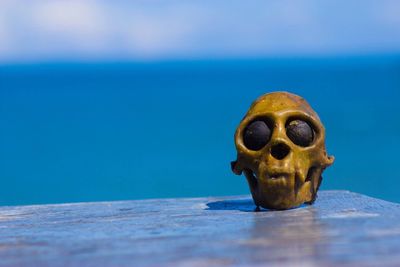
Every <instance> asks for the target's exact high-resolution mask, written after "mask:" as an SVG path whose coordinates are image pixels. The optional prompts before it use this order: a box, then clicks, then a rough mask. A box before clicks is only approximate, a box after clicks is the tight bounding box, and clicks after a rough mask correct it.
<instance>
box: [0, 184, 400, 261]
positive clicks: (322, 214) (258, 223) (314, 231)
mask: <svg viewBox="0 0 400 267" xmlns="http://www.w3.org/2000/svg"><path fill="white" fill-rule="evenodd" d="M253 210H254V205H253V203H252V201H251V199H250V198H249V197H248V196H242V197H221V198H190V199H154V200H140V201H120V202H98V203H77V204H62V205H38V206H20V207H2V208H0V266H95V267H99V266H322V265H323V266H337V265H341V266H343V265H344V266H378V265H379V266H400V205H399V204H394V203H390V202H386V201H383V200H378V199H373V198H370V197H366V196H363V195H360V194H355V193H350V192H347V191H322V192H320V194H319V198H318V200H317V201H316V203H315V205H313V206H304V207H301V208H298V209H293V210H288V211H262V212H253Z"/></svg>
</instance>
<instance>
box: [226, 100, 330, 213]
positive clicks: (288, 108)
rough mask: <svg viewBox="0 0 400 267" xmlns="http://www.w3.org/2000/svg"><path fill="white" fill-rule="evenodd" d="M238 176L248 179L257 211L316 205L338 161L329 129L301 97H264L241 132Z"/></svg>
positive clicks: (237, 136)
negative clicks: (329, 146)
mask: <svg viewBox="0 0 400 267" xmlns="http://www.w3.org/2000/svg"><path fill="white" fill-rule="evenodd" d="M235 145H236V150H237V160H236V161H234V162H232V170H233V172H234V173H235V174H238V175H240V174H242V172H243V173H244V175H245V176H246V179H247V182H248V184H249V187H250V191H251V194H252V196H253V200H254V203H255V204H256V206H257V208H258V207H259V206H261V207H263V208H268V209H289V208H293V207H296V206H299V205H301V204H303V203H307V204H312V203H313V202H314V201H315V199H316V197H317V191H318V188H319V186H320V184H321V181H322V176H321V174H322V172H323V171H324V169H325V168H326V167H328V166H330V165H331V164H332V163H333V161H334V157H332V156H328V155H327V153H326V148H325V129H324V126H323V125H322V123H321V121H320V119H319V117H318V115H317V113H316V112H315V111H314V110H313V109H312V108H311V107H310V105H309V104H308V103H307V102H306V101H305V100H304V99H303V98H301V97H299V96H297V95H294V94H291V93H287V92H274V93H270V94H265V95H263V96H261V97H260V98H258V99H257V100H256V101H255V102H254V103H253V104H252V105H251V107H250V109H249V111H248V112H247V114H246V116H245V117H244V118H243V120H242V121H241V123H240V124H239V126H238V128H237V130H236V133H235Z"/></svg>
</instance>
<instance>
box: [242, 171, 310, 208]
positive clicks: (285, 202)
mask: <svg viewBox="0 0 400 267" xmlns="http://www.w3.org/2000/svg"><path fill="white" fill-rule="evenodd" d="M244 174H245V176H246V179H247V182H248V184H249V187H250V191H251V194H252V197H253V200H254V203H255V204H256V205H257V206H261V207H263V208H266V209H276V210H283V209H290V208H295V207H297V206H300V205H302V204H303V203H306V202H311V201H312V199H313V189H312V184H313V183H312V181H310V180H308V181H305V182H303V183H301V184H296V177H295V174H291V175H288V176H284V177H278V178H258V177H257V176H256V175H255V174H254V172H252V171H251V170H244Z"/></svg>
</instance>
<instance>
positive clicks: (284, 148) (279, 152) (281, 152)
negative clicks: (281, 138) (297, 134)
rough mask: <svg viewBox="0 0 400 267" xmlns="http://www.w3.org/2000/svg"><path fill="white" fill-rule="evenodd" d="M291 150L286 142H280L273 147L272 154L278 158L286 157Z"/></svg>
mask: <svg viewBox="0 0 400 267" xmlns="http://www.w3.org/2000/svg"><path fill="white" fill-rule="evenodd" d="M289 152H290V147H289V146H288V145H285V144H284V143H279V144H276V145H273V146H272V147H271V155H272V156H273V157H274V158H276V159H278V160H281V159H284V158H285V157H286V156H287V155H288V154H289Z"/></svg>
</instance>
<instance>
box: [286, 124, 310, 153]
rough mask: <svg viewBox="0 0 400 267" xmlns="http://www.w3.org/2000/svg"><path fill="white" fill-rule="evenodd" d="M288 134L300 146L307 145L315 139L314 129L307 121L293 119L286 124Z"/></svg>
mask: <svg viewBox="0 0 400 267" xmlns="http://www.w3.org/2000/svg"><path fill="white" fill-rule="evenodd" d="M286 135H287V136H288V137H289V139H290V140H292V142H293V143H294V144H296V145H298V146H302V147H307V146H309V145H311V144H312V142H313V141H314V130H313V128H312V127H311V126H310V124H308V123H307V122H305V121H302V120H292V121H290V122H289V123H287V125H286Z"/></svg>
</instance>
